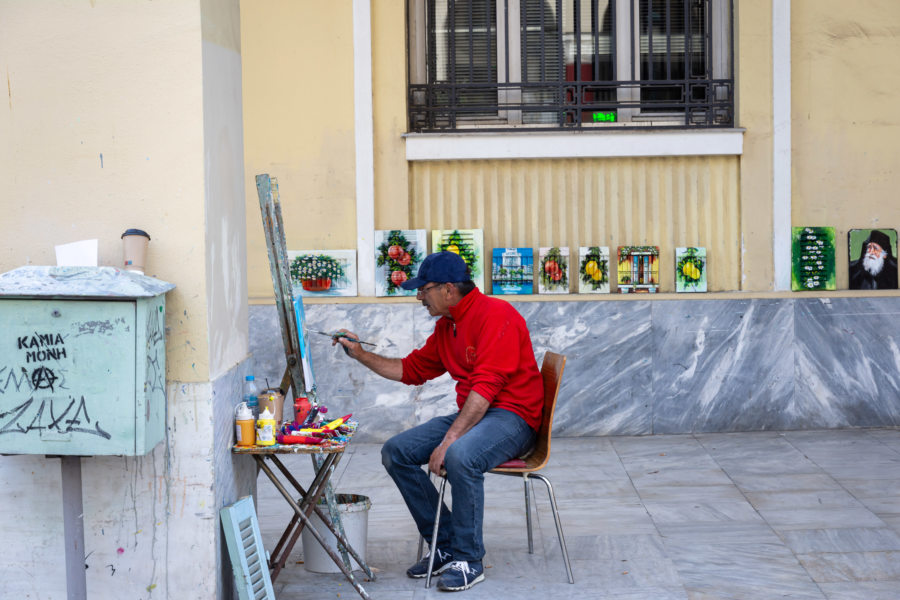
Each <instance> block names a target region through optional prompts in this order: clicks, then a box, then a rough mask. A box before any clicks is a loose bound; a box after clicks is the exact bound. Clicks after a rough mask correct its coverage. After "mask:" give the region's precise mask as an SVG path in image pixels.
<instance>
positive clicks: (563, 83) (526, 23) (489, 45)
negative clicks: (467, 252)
mask: <svg viewBox="0 0 900 600" xmlns="http://www.w3.org/2000/svg"><path fill="white" fill-rule="evenodd" d="M419 1H422V0H419ZM423 18H424V21H425V25H424V28H423V29H422V31H423V32H424V33H422V34H420V35H425V36H426V40H425V43H424V45H422V44H420V45H418V46H417V45H416V44H410V47H411V48H415V47H423V48H424V53H425V57H424V64H425V70H424V76H423V77H422V79H423V80H422V81H412V82H411V83H410V85H409V102H408V106H409V128H410V130H411V131H415V132H438V131H448V130H449V131H458V130H465V129H478V130H480V131H484V130H503V131H510V130H518V129H525V130H535V129H552V130H560V129H587V128H611V127H622V126H643V127H682V128H684V127H688V128H694V127H733V126H734V79H733V62H734V61H733V42H732V39H733V36H732V28H733V25H732V22H733V20H732V0H424V12H423ZM421 58H422V57H416V59H417V60H421ZM411 72H412V69H411Z"/></svg>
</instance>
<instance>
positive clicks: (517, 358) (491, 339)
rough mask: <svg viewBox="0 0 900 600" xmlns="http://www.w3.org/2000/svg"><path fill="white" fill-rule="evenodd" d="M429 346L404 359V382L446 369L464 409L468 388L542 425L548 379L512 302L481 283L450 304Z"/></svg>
mask: <svg viewBox="0 0 900 600" xmlns="http://www.w3.org/2000/svg"><path fill="white" fill-rule="evenodd" d="M450 315H451V316H452V318H448V317H441V318H440V319H439V320H438V322H437V324H436V325H435V327H434V333H432V334H431V336H429V338H428V340H427V341H426V342H425V345H424V346H423V347H421V348H419V349H418V350H413V351H412V352H411V353H410V354H409V356H407V357H406V358H404V359H402V361H403V379H402V380H401V381H403V383H405V384H407V385H422V384H423V383H425V382H426V381H428V380H429V379H434V378H435V377H438V376H439V375H442V374H444V372H449V373H450V376H451V377H453V379H455V380H456V404H457V405H458V406H459V408H460V409H462V407H463V404H465V403H466V398H468V396H469V392H470V391H475V392H477V393H478V394H480V395H481V396H483V397H484V398H485V399H486V400H487V401H488V402H490V403H491V406H496V407H498V408H503V409H506V410H510V411H512V412H514V413H516V414H517V415H519V416H520V417H522V418H523V419H525V421H526V422H527V423H528V424H529V425H530V426H531V427H532V428H533V429H535V430H538V429H539V428H540V426H541V418H542V415H541V413H542V410H543V407H544V383H543V379H542V378H541V373H540V371H539V370H538V367H537V362H536V361H535V359H534V350H533V349H532V347H531V336H530V335H529V334H528V328H527V327H526V326H525V319H523V318H522V315H520V314H519V313H518V311H516V309H515V308H513V307H512V305H511V304H509V303H508V302H505V301H503V300H499V299H497V298H489V297H487V296H485V295H484V294H482V293H481V291H479V290H478V289H477V288H476V289H474V290H472V291H471V292H469V293H468V294H466V295H465V296H464V297H463V299H462V300H460V302H459V303H458V304H457V305H456V306H452V307H450Z"/></svg>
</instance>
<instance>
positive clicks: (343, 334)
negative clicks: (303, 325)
mask: <svg viewBox="0 0 900 600" xmlns="http://www.w3.org/2000/svg"><path fill="white" fill-rule="evenodd" d="M306 331H308V332H309V333H318V334H319V335H327V336H328V337H330V338H332V339H336V338H341V337H345V338H347V339H348V340H350V341H351V342H356V343H357V344H365V345H367V346H377V345H378V344H373V343H372V342H364V341H362V340H357V339H355V338H352V337H349V336H347V334H346V333H340V332H338V333H326V332H324V331H315V330H313V329H307V330H306Z"/></svg>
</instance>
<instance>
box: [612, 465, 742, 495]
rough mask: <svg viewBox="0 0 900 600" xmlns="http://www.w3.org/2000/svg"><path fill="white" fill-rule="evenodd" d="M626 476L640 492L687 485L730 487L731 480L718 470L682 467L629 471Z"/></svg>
mask: <svg viewBox="0 0 900 600" xmlns="http://www.w3.org/2000/svg"><path fill="white" fill-rule="evenodd" d="M628 475H629V476H630V477H631V481H632V482H633V483H634V486H635V487H636V488H637V490H638V492H640V491H641V490H642V489H643V488H645V487H654V486H661V485H662V486H672V485H678V484H687V485H695V486H696V485H731V483H732V481H731V478H730V477H729V476H728V475H727V474H726V473H725V472H724V471H722V470H721V469H719V468H709V469H695V468H692V467H685V466H684V465H682V466H679V465H675V466H669V467H667V468H661V469H655V468H649V469H633V470H632V469H629V470H628Z"/></svg>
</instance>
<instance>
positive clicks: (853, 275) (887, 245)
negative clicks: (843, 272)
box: [848, 229, 897, 290]
mask: <svg viewBox="0 0 900 600" xmlns="http://www.w3.org/2000/svg"><path fill="white" fill-rule="evenodd" d="M848 237H849V238H850V245H849V246H850V286H849V287H850V289H851V290H896V289H897V231H896V230H894V229H851V230H850V233H849V234H848Z"/></svg>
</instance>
